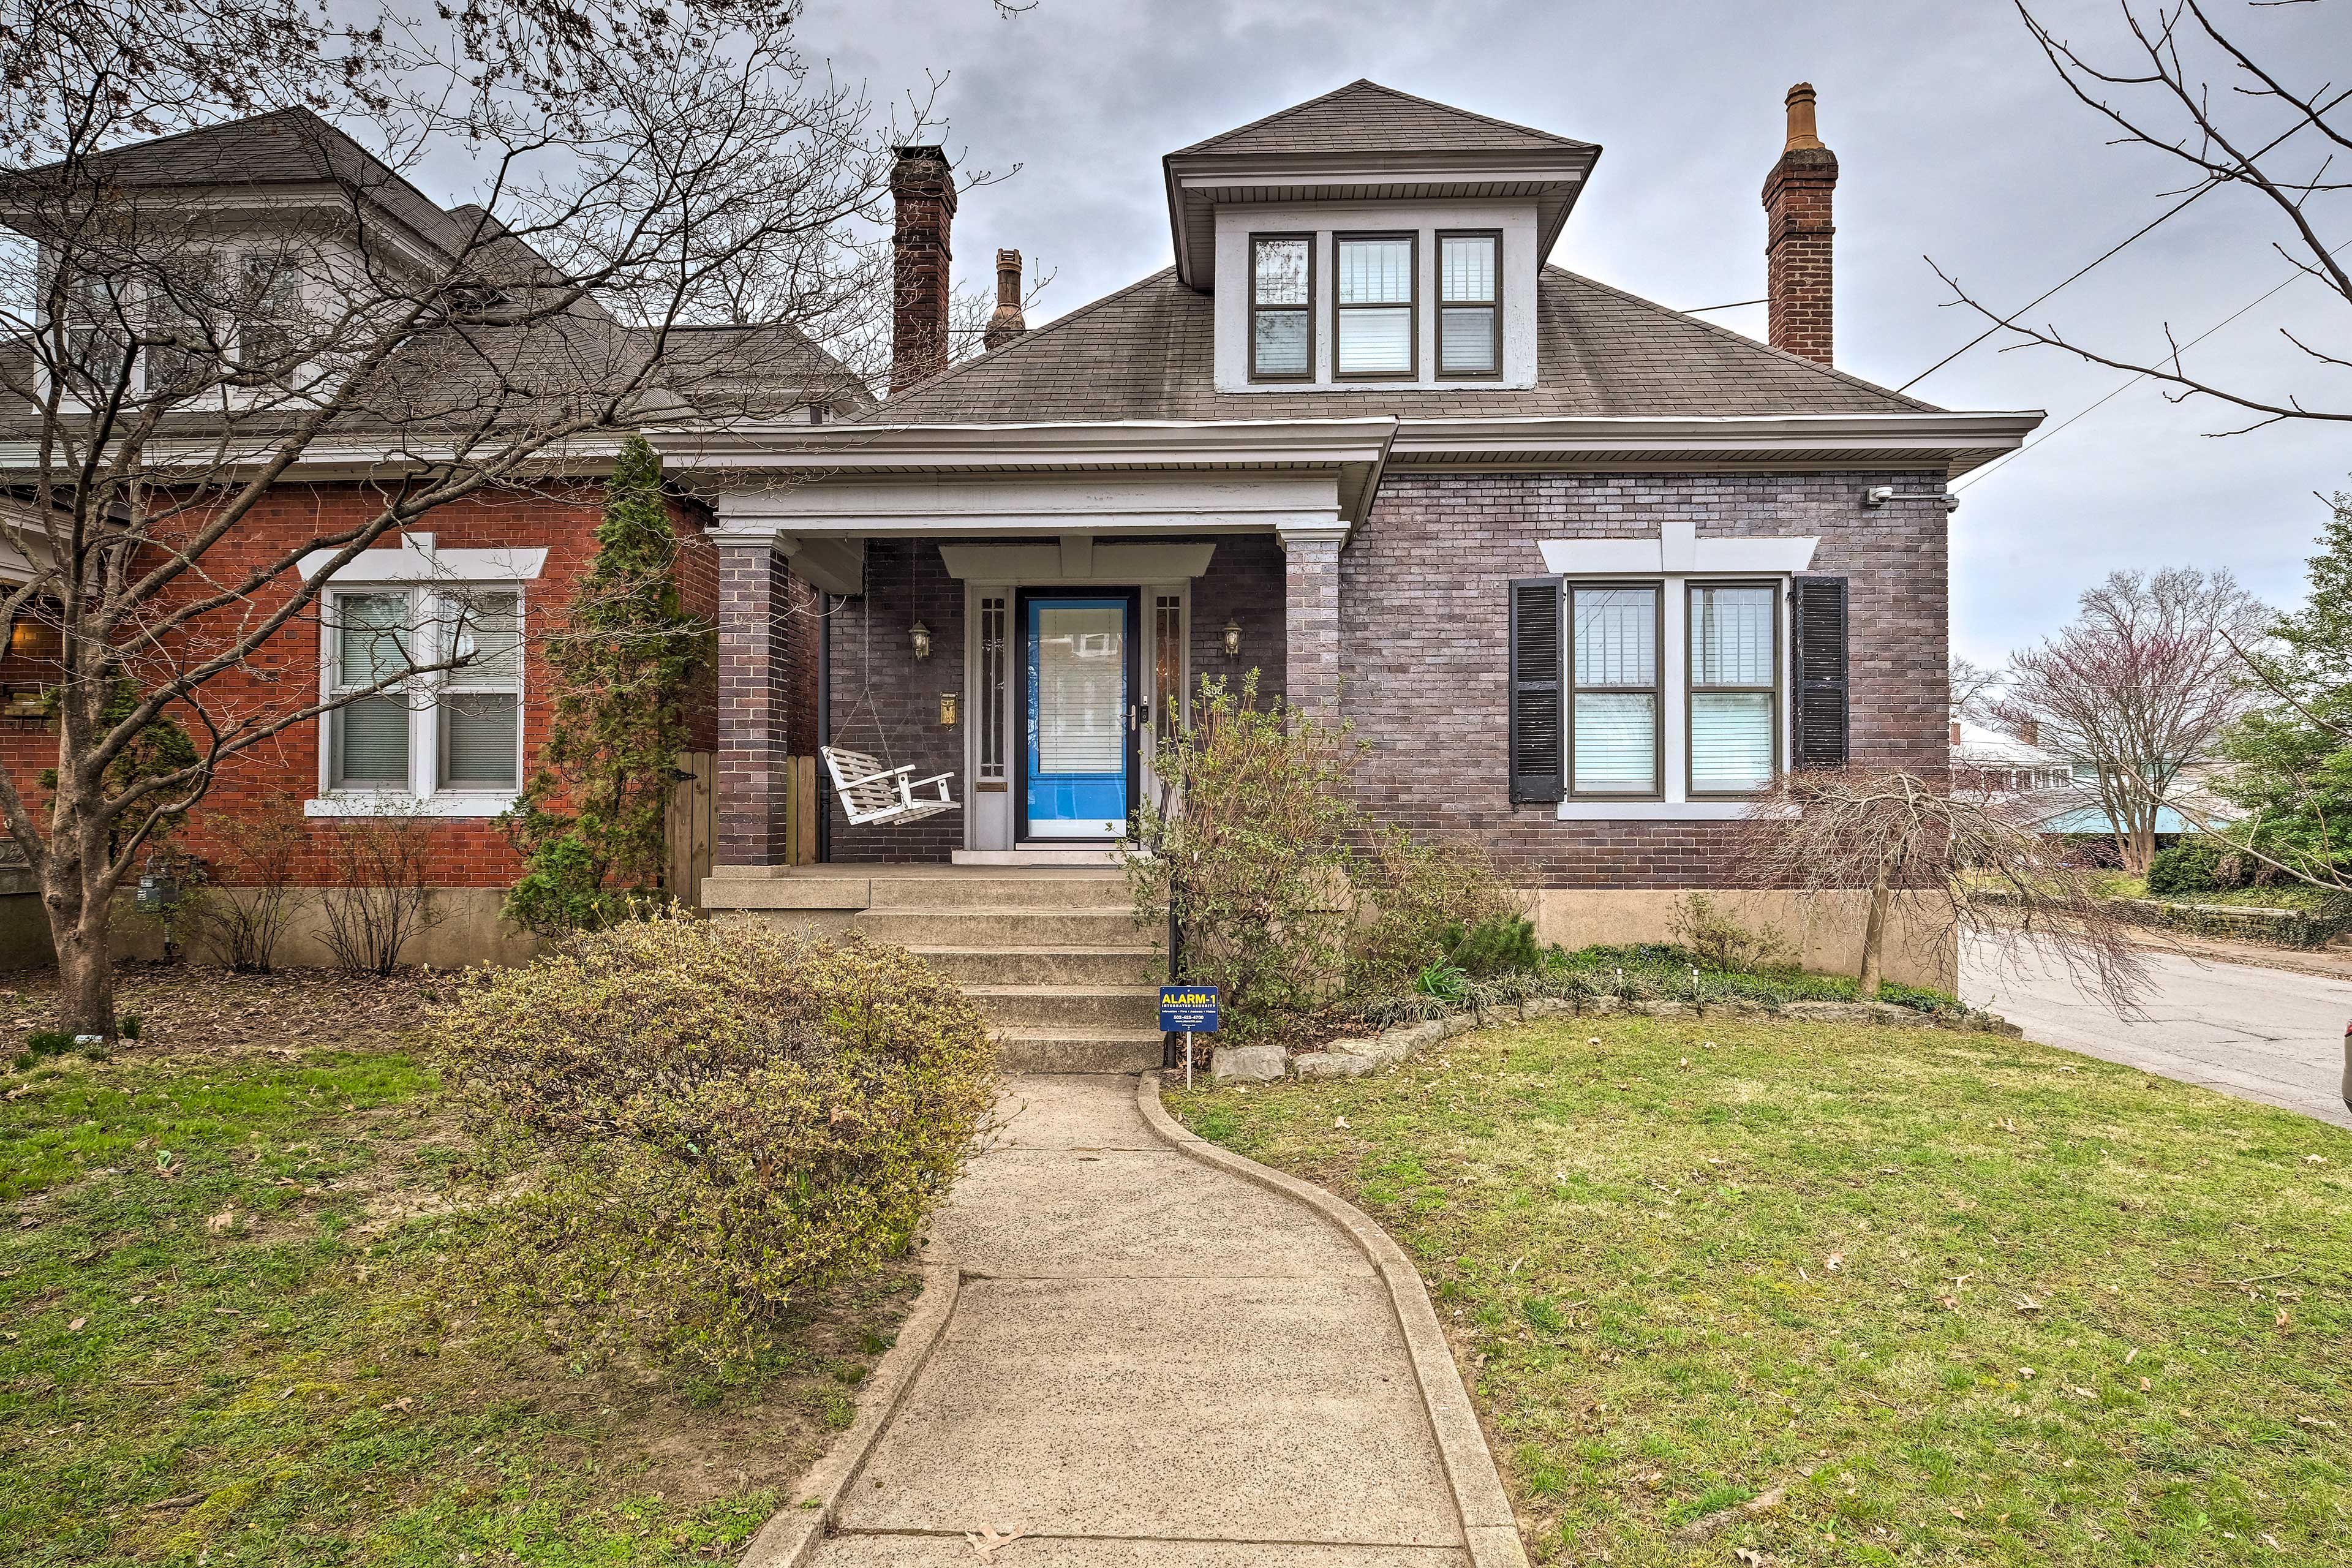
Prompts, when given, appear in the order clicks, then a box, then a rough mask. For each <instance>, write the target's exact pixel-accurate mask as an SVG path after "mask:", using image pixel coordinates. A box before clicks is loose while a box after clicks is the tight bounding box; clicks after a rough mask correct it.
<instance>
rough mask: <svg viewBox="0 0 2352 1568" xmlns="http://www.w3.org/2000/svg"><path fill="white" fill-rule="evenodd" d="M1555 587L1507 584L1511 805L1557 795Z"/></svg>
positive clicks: (1538, 580)
mask: <svg viewBox="0 0 2352 1568" xmlns="http://www.w3.org/2000/svg"><path fill="white" fill-rule="evenodd" d="M1559 599H1560V584H1559V578H1557V577H1522V578H1519V579H1517V581H1515V582H1513V583H1512V584H1511V804H1512V805H1520V804H1522V803H1526V802H1534V801H1557V800H1558V799H1559V796H1560V758H1561V753H1562V751H1563V747H1562V745H1561V730H1560V667H1559V658H1560V636H1559V621H1560V606H1559Z"/></svg>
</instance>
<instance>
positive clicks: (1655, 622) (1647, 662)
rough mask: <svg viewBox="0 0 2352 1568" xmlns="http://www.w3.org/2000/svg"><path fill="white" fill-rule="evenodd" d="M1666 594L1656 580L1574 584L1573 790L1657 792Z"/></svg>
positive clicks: (1640, 796)
mask: <svg viewBox="0 0 2352 1568" xmlns="http://www.w3.org/2000/svg"><path fill="white" fill-rule="evenodd" d="M1663 597H1664V595H1663V594H1662V593H1661V591H1660V589H1659V586H1658V585H1657V584H1654V583H1643V584H1624V585H1618V584H1605V585H1604V584H1590V583H1579V584H1570V587H1569V590H1568V620H1569V628H1570V655H1569V661H1568V662H1569V735H1568V768H1569V794H1570V795H1580V796H1585V797H1588V798H1598V799H1617V800H1647V799H1655V798H1657V795H1658V781H1659V767H1658V751H1659V744H1658V741H1659V733H1660V727H1659V708H1660V704H1659V690H1658V662H1659V661H1658V643H1659V610H1660V603H1661V600H1662V598H1663Z"/></svg>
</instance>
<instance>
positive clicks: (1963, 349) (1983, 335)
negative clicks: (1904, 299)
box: [1717, 88, 2352, 435]
mask: <svg viewBox="0 0 2352 1568" xmlns="http://www.w3.org/2000/svg"><path fill="white" fill-rule="evenodd" d="M2347 98H2352V88H2347V89H2344V90H2343V91H2342V92H2339V93H2337V94H2336V96H2335V97H2334V98H2332V99H2329V100H2327V101H2326V103H2324V104H2321V105H2320V106H2319V107H2318V108H2317V109H2315V110H2312V115H2311V120H2309V121H2300V120H2299V121H2295V123H2294V124H2293V125H2290V126H2289V127H2287V128H2286V129H2285V130H2284V131H2282V132H2279V133H2278V134H2277V135H2276V136H2274V137H2273V138H2272V139H2271V140H2270V141H2268V142H2264V143H2263V145H2262V146H2260V147H2258V148H2256V149H2255V150H2254V151H2253V152H2252V153H2248V154H2247V155H2246V156H2245V157H2244V158H2242V159H2241V160H2239V163H2240V164H2241V166H2242V167H2251V166H2252V163H2253V161H2254V160H2255V159H2256V158H2259V157H2261V156H2262V155H2263V153H2268V152H2269V151H2270V150H2271V149H2272V148H2273V147H2276V146H2277V145H2278V144H2279V143H2280V142H2284V141H2285V140H2286V139H2287V138H2288V137H2290V136H2293V135H2294V133H2295V132H2298V131H2301V130H2302V129H2303V128H2304V126H2305V125H2306V124H2309V123H2313V122H2315V121H2317V120H2318V118H2319V116H2321V115H2323V114H2325V113H2326V112H2327V111H2328V110H2331V109H2333V108H2335V107H2336V105H2337V104H2339V103H2341V102H2343V101H2344V100H2346V99H2347ZM2221 184H2222V182H2221V180H2219V179H2212V178H2209V179H2208V180H2207V181H2206V183H2205V184H2201V185H2200V186H2198V187H2197V188H2196V189H2195V190H2193V191H2191V192H2189V195H2187V196H2185V197H2184V198H2182V199H2181V200H2180V201H2179V203H2178V204H2177V205H2173V206H2170V207H2168V208H2167V209H2165V210H2164V211H2163V212H2161V213H2159V214H2158V215H2157V216H2156V217H2155V219H2154V220H2153V221H2152V222H2150V223H2149V224H2148V225H2147V227H2145V228H2142V229H2138V230H2137V231H2135V232H2134V233H2132V234H2130V235H2128V236H2126V237H2125V238H2123V239H2122V240H2119V241H2118V242H2116V246H2115V247H2114V248H2113V249H2111V250H2108V251H2106V252H2105V253H2104V254H2102V255H2100V256H2098V257H2096V258H2094V259H2092V260H2090V261H2088V262H2085V263H2084V266H2083V268H2082V269H2081V270H2080V271H2077V272H2075V273H2074V275H2073V276H2072V277H2069V278H2066V279H2062V280H2061V281H2059V282H2057V283H2053V284H2052V285H2051V286H2050V287H2049V288H2048V289H2044V290H2043V291H2042V293H2041V294H2040V295H2038V296H2036V297H2035V298H2033V299H2032V300H2027V301H2026V302H2025V303H2024V304H2022V305H2020V306H2019V307H2018V308H2017V309H2016V310H2011V312H2010V313H2009V314H2010V317H2011V320H2014V319H2016V318H2017V317H2019V316H2021V315H2023V314H2025V312H2026V311H2028V310H2032V309H2033V308H2034V307H2035V306H2036V305H2039V304H2041V303H2042V301H2043V300H2047V299H2049V298H2050V297H2051V296H2052V295H2053V294H2055V293H2057V292H2058V291H2059V290H2060V289H2063V288H2065V287H2067V285H2068V284H2071V283H2074V282H2077V281H2079V280H2080V279H2082V278H2083V277H2084V275H2085V274H2086V273H2088V272H2089V271H2090V270H2091V269H2092V268H2095V267H2097V266H2099V265H2101V264H2102V263H2104V262H2106V261H2110V260H2112V259H2114V258H2115V257H2116V254H2117V253H2119V252H2120V251H2122V250H2123V249H2124V247H2126V246H2128V245H2131V244H2133V243H2134V242H2135V241H2137V240H2139V239H2141V238H2143V237H2146V236H2147V235H2148V234H2149V233H2151V232H2152V231H2154V230H2155V229H2156V228H2157V227H2158V226H2160V225H2163V224H2165V223H2168V222H2170V221H2171V220H2172V219H2173V218H2175V217H2177V216H2179V215H2180V214H2181V213H2182V212H2183V211H2185V210H2187V208H2188V206H2189V204H2190V203H2191V202H2194V201H2196V200H2197V199H2198V198H2199V197H2200V196H2202V195H2205V194H2206V193H2207V192H2208V191H2211V190H2214V189H2216V188H2217V187H2219V186H2220V185H2221ZM1930 265H1933V264H1932V263H1930ZM2272 292H2273V293H2275V292H2277V290H2275V289H2273V290H2272ZM2269 298H2270V295H2268V294H2265V295H2263V299H2264V300H2267V299H2269ZM1750 302H1751V303H1753V301H1750ZM2255 303H2256V304H2259V303H2261V300H2256V301H2255ZM1721 308H1722V307H1720V306H1718V307H1717V309H1721ZM2252 308H2253V307H2252V306H2251V305H2250V306H2248V307H2247V309H2248V310H2252ZM2004 324H2005V323H2003V322H2000V321H1995V322H1994V323H1993V324H1992V325H1991V326H1990V327H1987V328H1986V329H1985V330H1984V331H1981V332H1979V333H1978V334H1977V335H1976V336H1975V337H1972V338H1970V339H1969V341H1968V342H1964V343H1962V344H1961V345H1960V346H1959V347H1958V348H1956V349H1954V350H1953V351H1952V352H1951V353H1948V354H1946V355H1945V356H1944V357H1943V358H1942V359H1939V360H1937V362H1936V363H1934V364H1931V365H1929V366H1928V367H1927V369H1925V370H1923V371H1921V372H1920V373H1919V374H1916V375H1915V376H1913V377H1912V378H1911V379H1910V380H1908V381H1906V382H1905V383H1904V384H1902V385H1900V386H1898V387H1896V388H1895V391H1897V392H1908V391H1910V390H1911V389H1912V388H1913V387H1915V386H1916V385H1918V384H1920V383H1921V382H1923V381H1925V380H1927V378H1928V377H1929V376H1931V375H1933V374H1936V373H1937V371H1939V370H1941V369H1943V368H1944V367H1945V366H1946V365H1948V364H1949V363H1952V362H1953V361H1954V360H1956V359H1958V358H1959V357H1960V356H1961V355H1962V354H1964V353H1968V352H1969V350H1970V349H1972V348H1974V347H1976V346H1977V345H1978V344H1979V343H1980V342H1984V341H1985V340H1986V339H1987V338H1990V337H1991V336H1992V335H1993V334H1994V333H1995V332H1998V331H2000V330H2001V329H2002V327H2003V325H2004ZM2121 390H2123V389H2122V388H2121V387H2118V388H2116V391H2118V392H2120V391H2121ZM2109 395H2110V396H2112V395H2113V394H2109ZM2100 401H2101V402H2105V398H2102V399H2101V400H2100ZM2097 406H2098V404H2093V405H2091V407H2092V408H2095V407H2097ZM2083 412H2084V414H2087V413H2089V412H2090V409H2088V408H2086V409H2084V411H2083ZM2075 417H2076V418H2080V417H2081V415H2077V416H2075ZM2069 423H2071V421H2070V422H2069ZM2061 428H2063V426H2061ZM2051 434H2053V435H2055V434H2057V432H2056V431H2053V432H2051Z"/></svg>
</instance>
